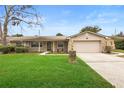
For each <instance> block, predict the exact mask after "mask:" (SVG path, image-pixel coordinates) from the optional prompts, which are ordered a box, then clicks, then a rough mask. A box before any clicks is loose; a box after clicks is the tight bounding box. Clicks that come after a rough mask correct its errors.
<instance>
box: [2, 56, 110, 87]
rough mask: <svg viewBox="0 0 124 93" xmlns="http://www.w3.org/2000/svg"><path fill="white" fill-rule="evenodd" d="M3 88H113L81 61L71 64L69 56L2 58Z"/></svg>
mask: <svg viewBox="0 0 124 93" xmlns="http://www.w3.org/2000/svg"><path fill="white" fill-rule="evenodd" d="M0 87H1V88H5V87H8V88H11V87H13V88H16V87H18V88H35V87H37V88H68V87H70V88H75V87H76V88H83V87H86V88H88V87H90V88H98V87H102V88H103V87H112V85H111V84H110V83H108V82H107V81H106V80H105V79H103V78H102V77H101V76H100V75H98V74H97V73H96V72H95V71H93V70H92V69H91V68H90V67H89V66H88V65H86V64H85V63H84V62H83V61H82V60H80V59H79V58H78V59H77V63H76V64H69V63H68V57H67V55H58V56H57V55H47V56H39V55H37V54H10V55H9V54H7V55H0Z"/></svg>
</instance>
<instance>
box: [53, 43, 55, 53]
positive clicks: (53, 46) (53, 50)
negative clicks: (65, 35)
mask: <svg viewBox="0 0 124 93" xmlns="http://www.w3.org/2000/svg"><path fill="white" fill-rule="evenodd" d="M53 52H55V41H53Z"/></svg>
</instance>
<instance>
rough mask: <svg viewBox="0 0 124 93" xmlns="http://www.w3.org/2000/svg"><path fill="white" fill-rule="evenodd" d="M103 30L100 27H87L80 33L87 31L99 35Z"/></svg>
mask: <svg viewBox="0 0 124 93" xmlns="http://www.w3.org/2000/svg"><path fill="white" fill-rule="evenodd" d="M101 30H102V29H101V28H100V27H98V26H86V27H84V28H82V29H81V31H80V33H81V32H85V31H91V32H94V33H97V32H99V31H101Z"/></svg>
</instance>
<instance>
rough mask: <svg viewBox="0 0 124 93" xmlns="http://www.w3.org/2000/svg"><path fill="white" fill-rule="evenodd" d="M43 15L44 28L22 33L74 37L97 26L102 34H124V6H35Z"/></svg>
mask: <svg viewBox="0 0 124 93" xmlns="http://www.w3.org/2000/svg"><path fill="white" fill-rule="evenodd" d="M34 7H35V8H36V9H37V12H38V13H39V14H41V15H42V19H43V21H42V24H43V28H42V29H41V28H34V29H28V28H26V31H22V33H23V34H24V35H38V31H39V30H40V33H41V35H55V34H56V33H58V32H60V33H62V34H64V35H73V34H76V33H78V32H79V31H80V29H81V28H82V27H85V26H94V25H97V26H99V27H100V28H102V31H101V32H100V33H101V34H104V35H112V34H114V33H115V28H116V31H117V32H120V31H123V32H124V6H119V5H118V6H110V5H109V6H100V5H96V6H93V5H92V6H90V5H89V6H88V5H81V6H79V5H75V6H72V5H69V6H59V5H58V6H54V5H51V6H45V5H42V6H34ZM10 32H11V33H9V34H15V33H20V32H21V31H20V29H19V28H16V29H12V31H10Z"/></svg>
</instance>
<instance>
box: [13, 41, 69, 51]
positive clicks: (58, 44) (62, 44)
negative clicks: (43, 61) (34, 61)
mask: <svg viewBox="0 0 124 93" xmlns="http://www.w3.org/2000/svg"><path fill="white" fill-rule="evenodd" d="M15 45H16V46H19V45H23V46H25V47H29V51H30V52H45V51H49V52H54V53H55V52H58V53H60V52H61V53H67V52H68V41H23V42H15Z"/></svg>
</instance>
